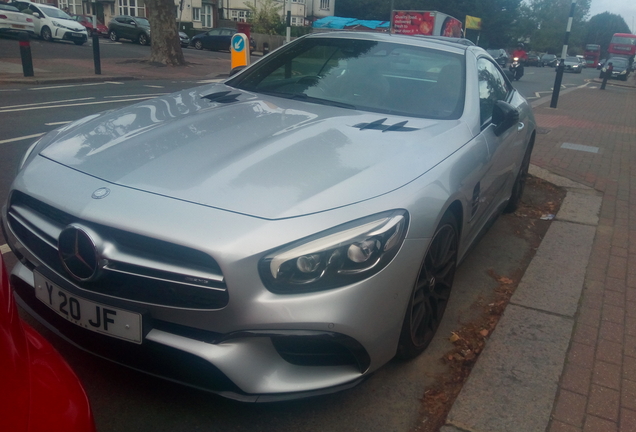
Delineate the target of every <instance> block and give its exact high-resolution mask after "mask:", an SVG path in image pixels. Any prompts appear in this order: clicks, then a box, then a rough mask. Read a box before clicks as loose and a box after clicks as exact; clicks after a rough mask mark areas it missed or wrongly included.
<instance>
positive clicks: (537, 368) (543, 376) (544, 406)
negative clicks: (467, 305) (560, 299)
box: [447, 305, 574, 432]
mask: <svg viewBox="0 0 636 432" xmlns="http://www.w3.org/2000/svg"><path fill="white" fill-rule="evenodd" d="M573 324H574V322H573V321H572V320H571V319H569V318H566V317H561V316H557V315H552V314H549V313H545V312H540V311H537V310H533V309H528V308H525V307H522V306H517V305H509V306H508V307H507V308H506V311H505V312H504V315H503V317H502V318H501V321H500V322H499V324H498V326H497V328H496V330H495V331H494V332H493V334H492V337H491V338H490V340H489V341H488V343H487V344H486V348H485V349H484V352H483V353H482V354H481V356H480V357H479V361H478V362H477V364H476V365H475V368H474V369H473V370H472V372H471V373H470V376H469V378H468V381H467V382H466V384H465V385H464V387H463V389H462V391H461V393H460V395H459V397H458V398H457V400H456V401H455V404H454V405H453V407H452V409H451V411H450V413H449V415H448V418H447V424H449V425H451V426H454V427H457V428H459V429H460V430H467V431H471V432H510V431H515V432H536V431H544V430H545V429H546V427H547V426H548V421H549V419H550V412H551V411H552V404H553V401H554V397H555V395H556V391H557V388H558V383H559V378H560V376H561V371H562V369H563V361H564V359H565V353H566V351H567V349H568V345H569V343H570V336H571V334H572V327H573ZM451 430H452V429H451Z"/></svg>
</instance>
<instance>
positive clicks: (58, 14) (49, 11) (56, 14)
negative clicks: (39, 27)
mask: <svg viewBox="0 0 636 432" xmlns="http://www.w3.org/2000/svg"><path fill="white" fill-rule="evenodd" d="M38 6H40V5H38ZM40 8H42V12H44V15H46V16H47V17H49V18H60V19H67V20H70V19H72V18H71V17H70V15H69V14H67V13H66V12H64V11H62V10H59V9H57V8H51V7H42V6H40Z"/></svg>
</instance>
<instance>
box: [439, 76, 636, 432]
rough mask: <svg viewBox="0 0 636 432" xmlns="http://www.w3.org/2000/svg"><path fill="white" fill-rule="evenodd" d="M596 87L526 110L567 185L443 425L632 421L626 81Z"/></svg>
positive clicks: (635, 146)
mask: <svg viewBox="0 0 636 432" xmlns="http://www.w3.org/2000/svg"><path fill="white" fill-rule="evenodd" d="M599 87H600V83H597V82H592V83H590V84H588V86H586V87H584V88H580V89H575V90H573V91H568V92H564V93H562V94H561V97H560V98H559V103H558V108H556V109H551V108H549V99H548V100H547V102H546V101H542V102H544V103H543V104H541V105H540V106H538V107H536V108H535V110H534V112H535V116H536V119H537V124H538V128H539V129H538V134H537V139H536V143H535V147H534V151H533V155H532V163H533V164H534V165H535V167H534V173H535V174H538V175H540V176H544V177H545V176H548V177H552V178H553V179H554V178H556V180H555V181H557V182H558V181H560V182H563V186H565V187H566V188H567V189H568V195H567V197H566V200H565V201H564V203H563V206H562V208H561V210H560V211H559V213H558V214H557V218H556V220H555V222H553V224H552V226H551V227H550V230H549V231H548V233H547V234H546V236H545V238H544V240H543V242H542V244H541V246H540V248H539V250H538V251H537V255H536V257H535V259H534V260H533V262H532V263H531V265H530V267H529V268H528V270H527V271H526V274H525V275H524V277H523V279H522V280H521V283H520V284H519V287H518V288H517V291H516V292H515V294H514V296H513V298H512V299H511V303H510V305H509V306H508V307H507V308H506V311H505V313H504V316H503V317H502V320H501V321H500V323H499V324H498V326H497V328H496V329H495V331H494V332H493V334H492V336H491V338H490V341H489V342H488V344H487V345H486V349H485V350H484V352H483V354H482V356H481V357H480V358H479V360H478V361H477V364H476V365H475V368H474V369H473V371H472V372H471V375H470V377H469V378H468V381H467V382H466V384H465V385H464V388H463V389H462V392H461V393H460V395H459V396H458V398H457V400H456V401H455V403H454V405H453V407H452V409H451V412H450V414H449V416H448V418H447V424H446V426H444V427H443V428H442V429H441V430H442V431H443V432H456V431H471V432H495V431H549V432H576V431H586V432H587V431H589V432H604V431H617V432H618V431H621V432H626V431H636V225H635V224H634V222H636V82H635V81H634V77H632V78H631V79H630V80H629V81H628V82H627V83H622V82H615V81H614V80H612V81H610V82H609V83H608V85H607V88H606V90H604V91H601V90H600V89H599ZM632 167H634V168H632ZM554 174H557V175H558V176H561V177H555V176H554ZM632 187H633V188H634V189H632ZM568 200H569V202H568ZM595 201H597V202H598V204H597V205H598V210H596V211H595V210H594V202H595ZM595 213H596V214H595Z"/></svg>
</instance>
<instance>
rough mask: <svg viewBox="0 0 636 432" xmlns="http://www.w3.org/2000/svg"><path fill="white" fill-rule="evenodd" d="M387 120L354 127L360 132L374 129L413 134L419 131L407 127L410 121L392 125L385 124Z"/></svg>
mask: <svg viewBox="0 0 636 432" xmlns="http://www.w3.org/2000/svg"><path fill="white" fill-rule="evenodd" d="M386 120H387V119H386V118H383V119H380V120H375V121H372V122H371V123H358V124H357V125H353V127H354V128H358V129H360V130H365V129H372V130H379V131H382V132H411V131H414V130H417V128H412V127H405V126H406V124H407V123H408V121H402V122H399V123H395V124H392V125H388V124H384V122H385V121H386Z"/></svg>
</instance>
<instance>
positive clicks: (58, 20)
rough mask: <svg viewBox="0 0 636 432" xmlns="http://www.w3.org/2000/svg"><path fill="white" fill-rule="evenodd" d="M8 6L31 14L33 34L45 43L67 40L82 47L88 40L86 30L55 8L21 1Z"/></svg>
mask: <svg viewBox="0 0 636 432" xmlns="http://www.w3.org/2000/svg"><path fill="white" fill-rule="evenodd" d="M10 4H11V6H15V7H16V8H18V9H19V10H21V11H22V12H23V13H27V14H31V16H32V19H33V31H34V33H35V34H36V35H39V36H40V37H42V39H44V40H45V41H49V42H50V41H55V40H68V41H72V42H74V43H75V44H76V45H83V44H84V43H86V41H87V40H88V33H87V32H86V28H85V27H84V26H83V25H81V24H79V23H78V22H75V21H73V19H72V18H71V17H70V16H69V15H68V14H67V13H66V12H64V11H63V10H60V9H58V8H56V7H55V6H50V5H45V4H39V3H31V2H28V1H23V0H20V1H14V2H11V3H10Z"/></svg>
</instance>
